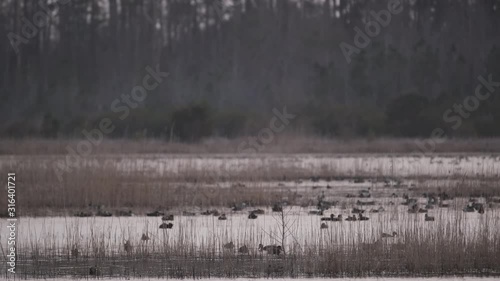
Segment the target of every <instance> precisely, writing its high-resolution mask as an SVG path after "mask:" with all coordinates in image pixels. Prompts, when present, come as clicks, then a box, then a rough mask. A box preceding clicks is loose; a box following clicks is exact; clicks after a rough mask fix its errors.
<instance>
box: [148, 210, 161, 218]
mask: <svg viewBox="0 0 500 281" xmlns="http://www.w3.org/2000/svg"><path fill="white" fill-rule="evenodd" d="M164 215H165V213H162V212H160V211H154V212H151V213H146V216H148V217H159V216H164Z"/></svg>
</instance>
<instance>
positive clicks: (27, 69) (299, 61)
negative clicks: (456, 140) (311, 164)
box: [0, 0, 500, 141]
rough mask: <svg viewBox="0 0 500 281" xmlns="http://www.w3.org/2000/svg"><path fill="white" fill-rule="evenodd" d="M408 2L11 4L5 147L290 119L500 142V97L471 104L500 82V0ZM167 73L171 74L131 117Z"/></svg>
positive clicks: (3, 52)
mask: <svg viewBox="0 0 500 281" xmlns="http://www.w3.org/2000/svg"><path fill="white" fill-rule="evenodd" d="M394 1H395V0H391V1H378V0H377V1H376V0H319V1H318V0H232V1H223V0H59V1H56V0H1V1H0V30H1V33H2V36H3V40H1V43H0V95H1V97H2V103H1V105H0V106H1V111H0V112H1V114H2V120H3V122H2V123H1V125H0V135H1V136H3V137H47V138H56V137H57V138H66V137H77V138H78V137H82V130H83V129H90V128H94V127H98V126H99V122H100V120H102V119H103V118H105V117H106V118H110V119H111V120H112V121H113V124H114V126H115V127H114V128H115V129H114V130H113V131H112V132H110V133H109V135H108V137H113V138H121V137H127V138H144V137H155V138H165V139H176V140H186V141H196V140H199V139H200V138H203V137H207V136H216V137H228V138H232V137H238V136H244V135H252V134H256V133H257V132H258V131H259V130H260V129H262V128H264V127H267V126H269V120H270V119H271V118H272V117H273V109H278V110H280V111H282V110H283V108H285V107H286V110H287V111H288V112H290V113H293V114H294V115H296V118H295V119H294V120H293V121H292V122H290V124H289V126H288V127H287V128H286V129H287V130H288V131H290V132H293V133H297V134H304V135H306V134H307V135H318V136H327V137H339V136H340V137H351V136H352V137H377V136H395V137H400V136H404V137H429V136H430V134H431V133H432V132H433V130H434V129H435V128H436V127H440V128H442V129H443V130H444V131H445V132H446V134H447V135H448V136H455V137H475V136H500V126H499V124H500V87H496V91H494V88H495V87H492V86H491V85H489V88H491V89H490V90H492V92H493V94H492V95H490V96H488V97H487V98H485V99H484V100H480V103H479V104H477V105H476V104H474V100H472V105H470V102H471V99H470V96H474V95H475V92H476V88H477V87H478V85H480V84H481V80H480V79H478V77H479V76H481V77H483V78H484V79H485V80H488V81H500V36H499V35H500V30H499V27H500V0H401V1H400V2H399V1H396V2H398V3H394ZM391 4H392V5H395V4H396V5H399V9H400V12H399V13H393V14H392V15H391V18H390V20H389V22H388V24H385V25H382V24H380V25H379V27H380V28H379V30H378V31H379V32H377V34H376V35H374V36H373V37H372V36H368V37H365V39H366V38H368V39H369V42H368V44H367V46H362V47H360V48H358V47H355V46H356V43H355V39H356V36H357V33H358V32H359V30H361V31H362V32H369V31H366V28H367V25H368V24H369V23H370V22H371V21H376V20H377V19H376V17H377V15H380V14H381V13H380V11H386V10H387V9H388V7H389V6H390V5H391ZM379 20H380V19H379ZM372 26H373V24H372ZM365 36H366V35H365ZM358 37H359V34H358ZM358 39H359V38H358ZM342 44H343V46H347V45H349V46H351V47H352V48H356V50H355V51H353V52H352V53H350V54H349V56H346V55H345V53H346V52H345V50H344V49H343V48H342V47H341V46H342ZM351 50H352V49H351ZM148 69H149V70H148ZM151 70H153V71H158V72H162V73H163V75H164V73H168V77H166V76H165V77H164V79H160V80H162V81H161V83H159V85H158V86H157V87H154V89H152V90H150V91H148V93H147V97H146V98H144V99H143V100H142V101H141V102H140V103H134V104H133V105H130V110H129V114H127V116H126V118H121V117H124V116H120V114H118V113H117V112H116V111H114V110H113V109H112V107H113V103H114V101H115V100H116V99H120V97H122V95H130V93H131V91H132V90H133V89H134V87H135V86H137V85H142V84H143V81H144V77H145V76H146V75H148V73H151ZM484 79H483V82H484ZM483 84H484V83H483ZM493 84H494V82H493ZM483 86H484V85H483ZM487 88H488V86H484V87H483V89H482V90H483V91H486V90H487ZM476 101H477V100H476ZM464 102H465V106H466V108H467V104H466V103H467V102H469V106H468V107H469V108H473V110H469V112H459V111H457V105H461V104H464ZM476 107H477V109H476ZM450 110H451V111H452V112H450ZM459 118H460V120H458V119H459ZM458 121H460V122H458Z"/></svg>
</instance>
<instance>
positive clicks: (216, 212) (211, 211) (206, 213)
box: [201, 209, 219, 216]
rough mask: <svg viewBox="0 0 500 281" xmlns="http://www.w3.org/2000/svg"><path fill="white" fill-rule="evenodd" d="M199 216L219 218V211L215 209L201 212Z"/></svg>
mask: <svg viewBox="0 0 500 281" xmlns="http://www.w3.org/2000/svg"><path fill="white" fill-rule="evenodd" d="M216 214H217V215H216ZM201 215H203V216H210V215H213V216H219V211H217V210H216V209H213V210H206V211H205V212H202V213H201Z"/></svg>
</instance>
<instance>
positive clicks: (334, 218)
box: [332, 214, 342, 221]
mask: <svg viewBox="0 0 500 281" xmlns="http://www.w3.org/2000/svg"><path fill="white" fill-rule="evenodd" d="M332 221H342V215H340V214H339V215H338V216H337V217H332Z"/></svg>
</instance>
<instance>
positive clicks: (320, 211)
mask: <svg viewBox="0 0 500 281" xmlns="http://www.w3.org/2000/svg"><path fill="white" fill-rule="evenodd" d="M309 215H318V216H322V215H323V210H312V211H309Z"/></svg>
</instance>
